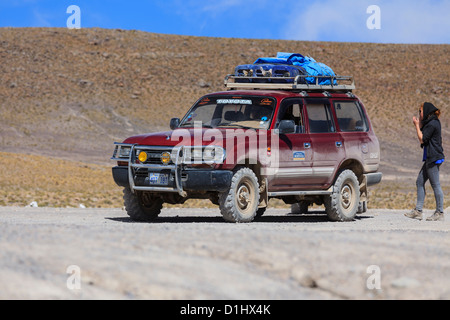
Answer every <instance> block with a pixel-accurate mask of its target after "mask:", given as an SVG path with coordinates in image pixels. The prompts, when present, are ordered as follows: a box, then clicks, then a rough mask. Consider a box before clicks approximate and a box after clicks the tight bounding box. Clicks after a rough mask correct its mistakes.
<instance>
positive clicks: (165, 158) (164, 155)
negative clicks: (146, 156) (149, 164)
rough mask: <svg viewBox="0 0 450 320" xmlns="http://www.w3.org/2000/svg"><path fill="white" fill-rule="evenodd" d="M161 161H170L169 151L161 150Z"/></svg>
mask: <svg viewBox="0 0 450 320" xmlns="http://www.w3.org/2000/svg"><path fill="white" fill-rule="evenodd" d="M161 162H162V163H163V164H169V162H170V153H169V152H163V153H162V154H161Z"/></svg>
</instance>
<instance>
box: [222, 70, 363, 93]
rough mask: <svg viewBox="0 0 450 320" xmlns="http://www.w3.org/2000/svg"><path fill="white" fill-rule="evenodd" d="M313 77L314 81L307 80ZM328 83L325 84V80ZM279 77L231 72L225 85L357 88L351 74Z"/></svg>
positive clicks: (268, 88) (319, 88)
mask: <svg viewBox="0 0 450 320" xmlns="http://www.w3.org/2000/svg"><path fill="white" fill-rule="evenodd" d="M306 78H313V79H314V81H313V83H310V82H309V81H306ZM324 79H325V80H327V83H328V84H323V83H324V81H323V80H324ZM279 80H280V78H279V77H253V76H247V77H245V76H236V75H232V74H229V75H227V76H226V77H225V82H224V84H225V87H226V88H228V89H229V90H234V89H265V90H306V91H312V90H322V91H323V90H327V91H352V90H354V89H355V80H354V79H353V77H350V76H336V75H334V76H311V75H298V76H296V77H285V78H284V80H285V81H286V82H283V83H280V82H276V81H279Z"/></svg>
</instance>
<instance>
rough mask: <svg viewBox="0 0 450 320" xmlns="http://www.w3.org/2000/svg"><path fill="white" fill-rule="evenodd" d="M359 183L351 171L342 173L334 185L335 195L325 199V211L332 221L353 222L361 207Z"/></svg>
mask: <svg viewBox="0 0 450 320" xmlns="http://www.w3.org/2000/svg"><path fill="white" fill-rule="evenodd" d="M359 196H360V191H359V182H358V178H357V177H356V175H355V174H354V173H353V171H351V170H344V171H342V172H341V173H340V174H339V176H338V178H337V179H336V182H335V183H334V185H333V193H332V194H331V195H330V196H326V197H325V199H324V200H325V201H324V203H325V209H326V211H327V215H328V218H329V219H330V220H332V221H353V220H354V219H355V216H356V212H357V211H358V207H359Z"/></svg>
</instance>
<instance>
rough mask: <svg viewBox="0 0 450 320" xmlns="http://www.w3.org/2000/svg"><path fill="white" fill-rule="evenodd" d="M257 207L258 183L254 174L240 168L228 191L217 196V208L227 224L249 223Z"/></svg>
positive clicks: (247, 169)
mask: <svg viewBox="0 0 450 320" xmlns="http://www.w3.org/2000/svg"><path fill="white" fill-rule="evenodd" d="M258 205H259V183H258V178H257V177H256V175H255V173H254V172H253V171H252V170H251V169H249V168H242V169H240V170H238V171H236V173H235V174H234V175H233V178H232V179H231V186H230V189H229V190H228V191H226V192H222V193H220V194H219V207H220V212H221V213H222V216H223V218H224V219H225V220H226V221H229V222H251V221H253V219H254V218H255V216H256V213H257V210H258Z"/></svg>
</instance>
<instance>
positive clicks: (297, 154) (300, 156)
mask: <svg viewBox="0 0 450 320" xmlns="http://www.w3.org/2000/svg"><path fill="white" fill-rule="evenodd" d="M293 159H294V161H305V153H304V152H303V151H294V156H293Z"/></svg>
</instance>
